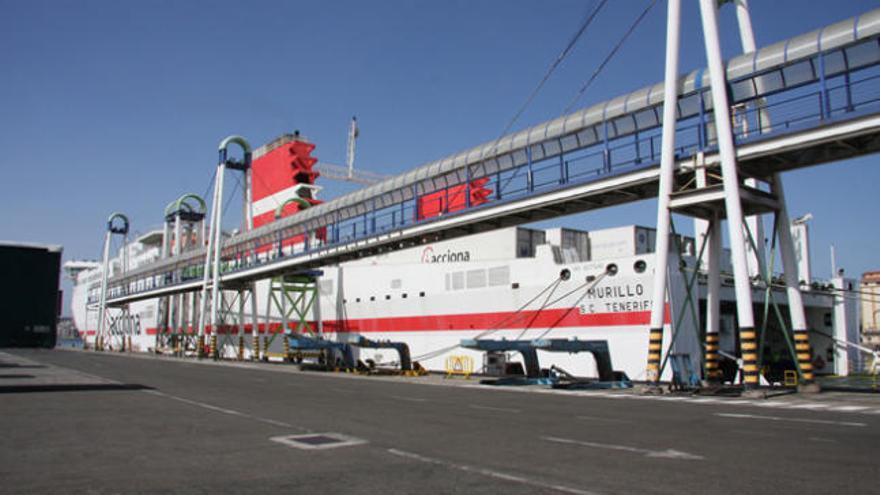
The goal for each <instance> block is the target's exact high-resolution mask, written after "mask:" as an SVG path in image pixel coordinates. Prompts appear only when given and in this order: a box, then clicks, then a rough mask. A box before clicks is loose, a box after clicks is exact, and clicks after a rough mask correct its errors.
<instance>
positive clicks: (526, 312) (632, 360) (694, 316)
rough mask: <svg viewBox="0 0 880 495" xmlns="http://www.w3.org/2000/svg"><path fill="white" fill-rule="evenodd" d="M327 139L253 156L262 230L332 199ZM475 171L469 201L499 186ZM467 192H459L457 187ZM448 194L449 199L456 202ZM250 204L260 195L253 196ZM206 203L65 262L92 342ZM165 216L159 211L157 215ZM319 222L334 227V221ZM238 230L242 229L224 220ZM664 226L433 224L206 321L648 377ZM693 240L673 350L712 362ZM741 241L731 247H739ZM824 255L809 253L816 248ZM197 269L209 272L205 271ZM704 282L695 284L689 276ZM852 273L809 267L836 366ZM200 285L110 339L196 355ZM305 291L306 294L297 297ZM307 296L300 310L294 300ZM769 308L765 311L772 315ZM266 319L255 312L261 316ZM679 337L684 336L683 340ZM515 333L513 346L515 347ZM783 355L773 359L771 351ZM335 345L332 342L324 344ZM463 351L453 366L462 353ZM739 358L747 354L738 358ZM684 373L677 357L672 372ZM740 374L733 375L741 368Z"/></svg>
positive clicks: (671, 309) (258, 355)
mask: <svg viewBox="0 0 880 495" xmlns="http://www.w3.org/2000/svg"><path fill="white" fill-rule="evenodd" d="M314 147H315V145H314V144H313V143H310V142H309V141H308V140H307V139H306V138H305V137H303V136H301V135H300V134H299V133H298V132H297V133H292V134H285V135H283V136H281V137H279V138H278V139H275V140H273V141H272V142H270V143H267V144H266V145H264V146H262V147H260V148H258V149H257V150H255V152H254V155H253V164H252V167H251V170H250V174H252V178H251V180H250V188H251V190H250V191H249V192H250V194H248V195H246V197H248V198H250V203H249V206H250V208H249V211H250V212H251V214H252V219H253V226H254V228H257V227H261V226H265V225H268V224H271V223H272V222H276V221H279V220H281V219H282V218H286V217H289V216H292V215H297V214H299V213H300V212H302V211H304V210H306V209H308V208H310V207H312V206H314V205H316V204H320V203H321V200H320V199H319V192H320V189H321V188H320V186H318V185H317V183H316V182H317V179H318V178H319V176H320V173H319V172H317V171H316V170H314V168H313V165H314V164H315V162H316V159H315V158H313V157H311V152H312V151H313V149H314ZM482 186H483V184H476V185H472V187H471V188H470V190H469V191H467V192H468V193H469V194H471V197H470V198H468V199H467V201H468V202H470V204H475V203H478V202H479V201H480V200H481V198H482V197H485V195H486V194H491V191H486V190H482V189H481V188H482ZM462 193H463V191H457V190H451V189H450V190H442V191H440V192H438V193H435V194H433V195H425V196H424V197H422V198H420V203H419V208H418V215H420V218H422V219H425V218H431V217H434V216H441V215H443V214H447V213H448V212H454V211H456V209H462V208H464V206H465V205H464V204H465V202H466V200H464V199H461V196H462ZM456 198H459V199H456ZM444 202H445V204H444ZM246 210H248V208H246ZM204 213H205V202H204V201H203V200H202V199H201V198H198V197H197V196H195V195H192V194H186V195H183V196H181V198H180V199H178V200H176V201H172V202H171V204H169V206H168V207H167V208H166V209H165V212H164V217H165V226H164V227H163V228H160V229H154V230H151V231H148V232H147V233H145V234H142V235H140V236H138V237H137V238H135V239H133V240H131V241H130V242H127V243H125V244H124V245H122V246H121V247H120V248H119V250H118V251H117V252H116V253H115V256H112V257H109V258H108V260H107V263H106V265H105V264H102V263H99V262H97V261H69V262H67V263H65V265H64V268H65V271H66V273H67V274H68V276H69V277H70V278H71V279H72V280H73V282H74V287H73V291H72V299H71V304H70V308H71V312H72V316H73V320H74V322H75V325H76V327H77V329H78V331H79V333H80V336H81V338H82V339H83V340H84V343H85V345H86V346H87V347H94V346H95V345H96V335H97V334H98V330H99V326H100V325H99V317H100V316H101V314H100V313H101V312H100V307H99V301H100V297H101V285H102V280H103V279H104V273H103V272H104V266H106V269H107V270H108V273H107V275H108V277H113V276H115V275H118V274H120V273H123V272H126V271H129V270H136V269H138V268H140V267H145V266H149V265H150V264H153V263H155V262H157V261H159V260H161V259H163V258H167V257H171V256H174V255H176V254H180V253H181V252H185V251H187V250H193V249H200V248H202V247H203V246H204V244H206V242H207V241H206V237H207V235H206V229H205V222H204V216H205V215H204ZM157 216H158V215H157ZM319 234H320V233H319ZM223 235H224V237H225V238H227V239H228V238H232V237H233V236H235V235H241V234H239V233H238V232H237V231H231V232H224V234H223ZM655 241H656V231H655V229H653V228H649V227H645V226H638V225H626V226H620V227H617V228H610V229H598V230H589V229H584V228H571V227H561V226H560V227H555V228H549V229H539V228H531V227H526V226H511V227H506V228H500V229H497V230H491V231H487V232H481V233H476V234H470V235H464V236H461V237H457V238H452V239H443V240H440V239H436V238H432V237H430V236H426V237H424V238H422V239H420V242H419V243H417V244H416V245H413V246H410V247H406V248H403V249H398V250H393V251H388V252H383V253H379V254H373V255H370V256H364V257H361V258H357V259H351V260H347V261H343V262H339V263H335V264H329V265H327V266H323V267H320V268H319V269H317V270H310V272H309V280H310V282H311V283H310V284H306V285H303V284H302V280H300V279H298V278H297V277H296V276H295V274H294V276H280V277H275V278H271V279H266V280H261V281H259V282H256V283H255V287H254V289H255V290H254V291H253V293H254V294H255V300H254V301H252V302H251V301H245V300H244V297H245V296H243V295H242V292H238V293H236V292H234V291H223V295H222V300H221V305H222V307H223V308H224V311H223V312H222V314H223V321H222V322H221V324H220V325H218V326H217V327H216V328H210V329H208V331H207V334H208V335H209V336H213V337H214V342H215V344H214V345H215V346H216V349H214V352H213V354H214V355H215V356H216V357H217V358H220V359H243V360H253V359H262V360H270V361H288V360H297V361H299V360H303V359H305V360H308V359H310V357H314V356H310V355H309V354H308V353H306V354H305V356H304V355H303V353H302V352H297V351H295V350H291V349H290V348H289V342H288V338H287V337H289V336H290V335H298V334H302V335H307V336H310V337H311V338H318V339H321V340H326V341H330V342H351V341H353V339H354V340H357V339H361V338H363V339H369V341H371V342H397V343H403V344H405V345H406V347H407V348H408V351H409V354H410V356H411V358H412V359H413V360H414V361H416V362H417V363H418V366H419V367H420V368H422V369H425V370H429V371H437V372H450V371H451V370H450V366H453V367H457V368H461V367H465V368H467V370H466V371H467V372H473V373H481V374H486V375H509V374H511V373H520V372H521V370H522V369H523V368H522V365H523V363H522V359H523V358H522V355H521V354H520V353H517V352H514V351H500V352H499V351H490V352H486V351H485V350H481V349H479V348H475V347H474V346H473V345H470V346H469V345H467V343H468V342H470V343H471V344H473V342H475V341H480V340H483V341H485V340H494V341H500V342H502V343H503V342H540V341H545V340H547V339H558V340H564V341H569V342H573V341H588V342H604V343H605V344H606V345H607V348H608V350H609V353H610V358H611V362H612V363H613V367H614V369H615V370H616V371H618V372H620V373H621V375H619V376H626V377H627V378H629V379H631V380H636V381H638V380H644V379H645V374H646V363H647V360H646V357H647V355H648V345H649V335H648V332H649V329H648V327H649V319H650V313H651V308H652V305H653V304H655V302H654V301H652V300H651V294H650V292H651V290H650V289H651V287H652V283H653V277H655V276H657V274H656V272H657V270H655V259H654V258H655V255H654V253H653V251H654V247H655ZM307 242H308V239H307V238H305V237H304V236H302V235H300V236H291V237H288V238H285V239H279V242H278V243H277V249H278V252H277V253H272V252H266V250H265V249H262V250H260V253H259V256H263V257H270V256H275V255H280V256H284V255H289V254H295V253H297V252H301V251H302V250H303V249H304V244H305V243H307ZM696 244H697V243H696V242H695V240H694V238H691V237H686V236H678V237H677V238H676V240H675V249H673V252H674V255H675V259H676V260H677V262H676V263H672V264H671V265H670V266H671V268H670V270H669V272H668V273H664V272H663V271H662V270H661V271H660V273H661V274H662V276H668V277H669V288H668V297H667V299H666V300H665V301H663V302H662V304H664V305H665V315H666V316H665V322H666V323H665V326H664V332H665V336H664V337H665V338H664V341H665V342H673V344H672V345H671V347H669V348H668V349H664V351H665V354H667V355H668V356H669V357H670V359H673V358H674V359H675V360H676V362H677V363H678V364H679V366H682V363H684V364H683V365H684V366H686V367H687V368H688V369H689V370H690V374H691V375H698V374H699V372H700V368H701V366H702V363H703V359H704V358H703V355H704V353H703V348H702V345H701V342H703V341H704V339H705V328H704V325H703V324H701V323H700V322H701V321H703V320H704V318H702V317H700V316H699V315H700V313H701V312H704V311H705V300H706V292H707V290H706V283H705V277H704V276H703V275H702V274H701V272H702V271H703V270H704V269H705V267H704V266H702V264H701V263H702V262H701V261H700V259H699V256H698V253H697V252H696V251H697V247H696ZM728 254H729V252H728ZM728 258H729V256H727V257H724V259H725V260H726V261H723V262H722V264H723V266H722V273H727V275H723V276H722V294H721V299H722V303H721V311H722V318H721V328H720V332H719V347H720V353H721V355H722V356H723V357H724V359H727V360H729V361H731V362H735V361H736V360H737V359H738V351H737V349H738V348H739V346H738V336H737V329H736V326H735V299H734V292H733V282H732V275H731V272H732V269H731V267H730V263H729V260H728ZM806 259H809V256H808V255H807V256H806ZM196 275H197V274H194V277H195V276H196ZM688 280H691V283H690V284H689V283H688ZM851 283H852V281H850V280H848V279H843V278H842V277H841V278H839V279H837V280H831V281H827V282H817V281H813V280H804V281H803V284H804V286H803V288H804V291H803V292H804V304H805V312H806V316H807V321H808V327H809V328H810V329H811V330H814V331H813V332H811V334H810V346H811V350H812V355H813V356H814V363H813V364H814V368H815V369H816V372H817V373H819V374H822V373H826V374H827V373H837V374H841V373H845V372H846V369H841V366H843V367H844V368H845V367H846V366H847V364H845V363H846V360H845V359H841V356H845V355H846V354H847V353H848V352H850V351H849V350H848V349H847V346H846V342H847V341H852V340H853V338H855V339H857V336H855V337H854V335H853V333H854V332H855V331H857V325H856V324H855V323H854V319H855V318H856V314H857V309H856V308H855V306H854V305H855V303H854V302H853V300H852V299H851V298H846V297H843V293H842V292H839V291H835V290H833V288H835V287H838V288H845V287H846V284H851ZM784 289H785V288H784V285H781V284H780V285H779V286H776V285H773V284H770V285H769V286H768V285H767V284H761V283H758V282H756V283H755V284H754V287H753V291H754V294H753V296H754V297H753V299H754V301H756V303H755V304H756V314H760V312H761V311H763V310H764V309H765V308H763V307H762V305H761V301H762V300H766V296H767V295H768V294H769V295H771V296H773V295H774V294H775V299H777V300H780V301H784V300H785V297H784ZM198 294H199V293H198V292H191V293H189V294H179V295H173V296H167V297H160V298H154V299H146V300H140V301H136V302H131V303H129V304H127V305H126V306H125V308H123V309H122V310H118V309H117V310H114V311H108V313H106V315H105V317H106V318H109V319H110V320H112V321H111V322H110V323H109V328H110V330H109V332H110V334H111V338H110V340H109V342H110V344H109V345H110V346H111V347H112V348H114V350H127V351H132V352H147V353H160V354H177V355H195V354H197V351H198V349H197V348H196V346H197V345H198V344H197V343H196V336H197V335H198V334H199V331H198V330H199V325H200V322H199V320H198V318H197V317H196V315H197V314H198V299H199V295H198ZM295 298H308V301H305V299H299V300H300V301H305V302H306V304H301V305H300V306H299V307H295V306H296V301H294V299H295ZM294 310H295V311H294ZM764 314H765V315H766V314H767V313H766V312H765V313H764ZM251 322H254V323H251ZM766 325H767V328H768V329H767V330H766V331H765V334H766V340H765V342H764V343H763V345H764V348H765V349H764V351H765V355H766V356H767V358H766V361H767V362H770V361H773V360H775V361H779V362H778V363H777V364H778V367H779V368H780V369H784V368H786V366H788V367H789V368H792V369H793V368H794V366H793V363H792V362H789V363H788V364H786V363H785V359H784V358H781V359H780V358H779V356H784V355H785V354H786V349H785V345H786V344H785V338H784V337H783V336H784V332H779V331H775V330H773V328H774V325H776V326H778V325H780V323H777V322H776V321H775V320H772V319H768V321H767V322H766ZM673 336H674V338H673ZM502 347H503V346H502ZM356 353H357V354H356V355H355V356H354V358H355V359H356V360H357V362H359V363H364V364H365V366H368V367H369V368H383V367H388V368H394V367H395V366H398V367H399V366H400V364H401V362H400V361H401V359H400V356H399V355H397V354H395V352H394V351H393V350H392V349H390V348H389V347H388V346H378V348H369V347H364V348H358V349H357V350H356ZM537 355H538V359H539V362H540V366H541V368H542V370H544V371H546V370H559V371H560V372H562V373H565V374H566V376H576V377H597V376H599V375H600V374H601V373H600V371H601V370H600V369H599V368H600V366H599V364H598V362H597V358H596V356H594V355H592V354H590V353H581V352H577V353H574V352H573V353H566V352H562V353H560V352H550V351H548V350H544V349H541V348H538V350H537ZM771 356H772V357H773V358H772V359H771ZM323 357H324V356H318V358H319V359H320V358H323ZM450 363H453V364H450ZM735 368H736V366H734V369H735ZM672 377H673V366H671V365H670V366H666V367H664V372H663V376H662V378H663V379H665V380H670V379H672ZM731 379H733V378H731Z"/></svg>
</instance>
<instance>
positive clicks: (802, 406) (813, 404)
mask: <svg viewBox="0 0 880 495" xmlns="http://www.w3.org/2000/svg"><path fill="white" fill-rule="evenodd" d="M829 407H831V404H822V403H820V402H805V403H802V404H792V405H790V406H788V408H789V409H807V410H809V411H813V410H817V409H828V408H829Z"/></svg>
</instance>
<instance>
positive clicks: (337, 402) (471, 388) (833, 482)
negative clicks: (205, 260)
mask: <svg viewBox="0 0 880 495" xmlns="http://www.w3.org/2000/svg"><path fill="white" fill-rule="evenodd" d="M475 382H476V381H475V380H471V381H466V380H460V379H458V380H444V379H442V378H439V377H423V378H399V377H361V376H356V375H345V374H332V373H316V372H299V371H297V370H295V367H293V366H284V365H272V364H239V363H215V362H212V361H203V362H197V361H194V360H179V359H168V358H160V357H155V356H136V355H120V354H110V353H92V352H81V351H62V350H55V351H48V350H23V349H16V350H5V352H0V415H2V418H3V422H2V427H0V461H2V462H0V479H2V480H3V482H2V483H0V493H52V494H56V493H91V494H110V493H191V494H207V493H279V492H285V493H338V494H341V493H352V494H354V493H357V494H360V493H370V494H373V493H376V494H381V493H420V494H435V493H438V494H439V493H461V494H496V493H505V494H535V493H548V494H549V493H574V494H595V495H604V494H614V493H669V494H673V493H674V494H678V493H704V494H713V493H768V492H773V491H778V492H784V493H829V492H861V493H869V492H872V491H874V490H876V477H875V475H873V474H871V473H876V455H877V452H878V451H877V445H878V441H880V396H878V395H876V394H861V395H860V394H842V393H827V394H825V393H823V394H819V395H815V396H803V395H788V396H784V397H776V398H771V399H767V400H763V401H762V400H746V399H737V398H716V397H684V396H660V397H644V396H638V395H635V394H633V393H629V392H612V391H601V392H600V391H596V392H575V393H572V392H563V391H540V390H529V389H520V388H496V387H486V386H479V385H477V384H476V383H475ZM316 434H327V435H325V436H323V437H321V436H315V435H316ZM302 435H305V436H306V437H305V438H300V439H299V440H301V441H300V442H299V443H298V442H297V438H296V437H299V436H302ZM291 437H294V438H291ZM337 440H342V441H340V442H339V443H338V444H335V443H333V442H334V441H337ZM298 447H304V448H298ZM322 447H323V448H322ZM327 447H331V448H327Z"/></svg>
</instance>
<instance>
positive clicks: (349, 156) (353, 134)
mask: <svg viewBox="0 0 880 495" xmlns="http://www.w3.org/2000/svg"><path fill="white" fill-rule="evenodd" d="M358 134H360V132H359V130H358V119H357V117H352V118H351V125H350V126H349V128H348V150H347V151H348V152H347V153H346V155H345V164H346V165H348V178H349V179H351V178H352V177H354V148H355V145H356V144H357V138H358Z"/></svg>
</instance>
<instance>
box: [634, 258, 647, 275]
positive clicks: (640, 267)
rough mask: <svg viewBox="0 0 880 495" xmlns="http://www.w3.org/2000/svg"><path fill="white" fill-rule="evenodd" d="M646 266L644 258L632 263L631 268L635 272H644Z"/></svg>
mask: <svg viewBox="0 0 880 495" xmlns="http://www.w3.org/2000/svg"><path fill="white" fill-rule="evenodd" d="M647 268H648V264H647V263H645V260H638V261H636V262H635V263H633V270H635V272H636V273H645V270H646V269H647Z"/></svg>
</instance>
